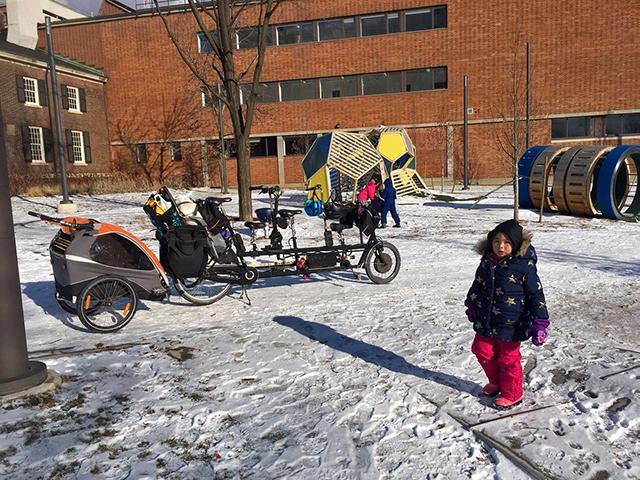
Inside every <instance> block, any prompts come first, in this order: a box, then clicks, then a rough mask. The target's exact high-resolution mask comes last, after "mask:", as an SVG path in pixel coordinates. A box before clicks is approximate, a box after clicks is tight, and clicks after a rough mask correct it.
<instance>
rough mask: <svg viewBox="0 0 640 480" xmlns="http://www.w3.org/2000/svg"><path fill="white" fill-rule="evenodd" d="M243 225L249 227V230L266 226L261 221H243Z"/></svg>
mask: <svg viewBox="0 0 640 480" xmlns="http://www.w3.org/2000/svg"><path fill="white" fill-rule="evenodd" d="M244 226H245V227H249V230H258V229H260V228H265V227H266V225H265V224H264V223H262V222H244Z"/></svg>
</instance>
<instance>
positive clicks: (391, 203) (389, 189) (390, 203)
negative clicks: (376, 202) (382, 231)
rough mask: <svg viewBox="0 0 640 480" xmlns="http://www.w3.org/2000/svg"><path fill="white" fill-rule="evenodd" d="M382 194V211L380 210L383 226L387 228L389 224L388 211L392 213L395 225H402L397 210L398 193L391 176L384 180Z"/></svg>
mask: <svg viewBox="0 0 640 480" xmlns="http://www.w3.org/2000/svg"><path fill="white" fill-rule="evenodd" d="M380 196H381V197H382V211H381V212H380V215H381V217H382V228H386V226H387V213H391V217H392V218H393V221H394V222H395V225H394V227H400V216H399V215H398V211H397V210H396V197H397V196H398V195H397V193H396V189H395V187H394V186H393V182H392V181H391V179H390V178H387V179H386V180H385V181H384V189H383V190H382V193H381V194H380Z"/></svg>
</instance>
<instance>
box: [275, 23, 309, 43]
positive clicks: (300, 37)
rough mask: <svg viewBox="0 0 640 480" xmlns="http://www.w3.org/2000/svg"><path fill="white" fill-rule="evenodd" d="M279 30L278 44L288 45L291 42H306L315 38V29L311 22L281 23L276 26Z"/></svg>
mask: <svg viewBox="0 0 640 480" xmlns="http://www.w3.org/2000/svg"><path fill="white" fill-rule="evenodd" d="M276 31H277V32H278V45H287V44H291V43H304V42H311V41H312V40H313V29H312V24H311V22H307V23H301V24H294V25H281V26H279V27H276Z"/></svg>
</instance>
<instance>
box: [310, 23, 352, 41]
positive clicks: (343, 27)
mask: <svg viewBox="0 0 640 480" xmlns="http://www.w3.org/2000/svg"><path fill="white" fill-rule="evenodd" d="M318 35H319V38H320V40H321V41H322V40H335V39H338V38H348V37H355V35H356V28H355V22H354V19H353V18H336V19H333V20H322V21H320V22H318Z"/></svg>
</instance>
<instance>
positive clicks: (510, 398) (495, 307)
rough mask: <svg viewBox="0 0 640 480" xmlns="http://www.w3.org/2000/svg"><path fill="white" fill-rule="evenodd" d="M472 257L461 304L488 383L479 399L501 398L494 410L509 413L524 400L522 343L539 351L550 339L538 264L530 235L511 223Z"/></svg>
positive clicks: (495, 231)
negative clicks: (476, 259)
mask: <svg viewBox="0 0 640 480" xmlns="http://www.w3.org/2000/svg"><path fill="white" fill-rule="evenodd" d="M476 251H477V252H478V253H479V254H481V255H482V259H481V260H480V266H479V267H478V269H477V270H476V277H475V280H474V281H473V285H471V288H470V289H469V293H467V299H466V301H465V302H464V304H465V306H466V307H467V311H466V314H467V317H468V318H469V321H470V322H472V323H473V329H474V330H475V332H476V335H475V338H474V340H473V345H472V346H471V351H472V352H473V353H474V354H475V355H476V357H477V358H478V362H480V365H481V366H482V369H483V370H484V372H485V374H486V375H487V378H488V380H489V383H487V384H486V385H485V386H484V388H483V389H482V393H483V394H485V395H489V396H493V395H497V394H498V393H499V394H500V396H499V397H498V398H497V399H496V400H495V406H496V407H497V408H500V409H504V408H510V407H512V406H514V405H517V404H519V403H520V402H521V400H522V383H523V382H522V380H523V379H522V365H521V363H520V360H521V358H522V357H521V354H520V342H522V341H523V340H526V339H527V338H531V341H532V342H533V344H534V345H537V346H539V345H542V343H543V342H544V341H545V339H546V337H547V335H548V332H547V328H548V327H549V313H548V312H547V306H546V301H545V298H544V292H543V291H542V284H541V283H540V279H539V278H538V272H537V270H536V263H537V260H538V258H537V256H536V251H535V249H534V248H533V245H531V234H530V233H529V232H527V231H526V230H523V229H522V227H521V226H520V225H519V224H518V223H517V222H516V221H515V220H507V221H506V222H502V223H501V224H499V225H498V226H497V227H495V228H494V229H493V230H492V231H491V232H489V234H488V235H487V238H486V239H485V240H483V241H482V242H480V243H479V244H478V245H477V248H476Z"/></svg>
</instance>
